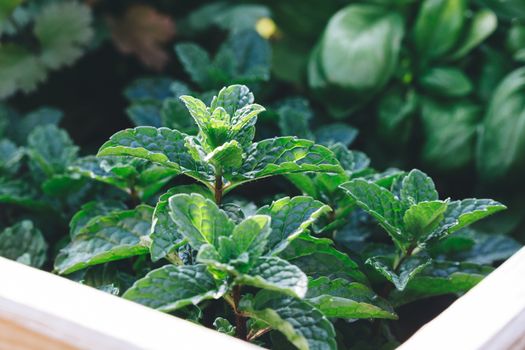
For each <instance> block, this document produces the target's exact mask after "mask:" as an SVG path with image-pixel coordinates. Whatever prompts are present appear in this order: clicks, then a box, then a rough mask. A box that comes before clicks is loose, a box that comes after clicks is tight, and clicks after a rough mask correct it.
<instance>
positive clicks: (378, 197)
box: [341, 179, 406, 245]
mask: <svg viewBox="0 0 525 350" xmlns="http://www.w3.org/2000/svg"><path fill="white" fill-rule="evenodd" d="M341 188H342V189H343V190H345V191H346V192H347V193H348V194H349V195H350V196H351V197H352V198H353V199H354V200H355V201H356V203H357V205H358V206H359V207H360V208H362V209H363V210H364V211H366V212H367V213H368V214H370V215H372V216H373V217H374V218H375V219H376V220H377V221H378V222H379V224H380V225H381V226H382V227H383V228H384V229H385V230H386V231H387V232H388V234H389V235H390V236H391V237H392V239H393V240H394V242H396V243H397V244H399V245H401V244H402V242H404V241H405V240H406V238H405V237H404V235H403V233H402V232H401V230H400V228H401V227H402V222H403V221H402V220H403V215H404V212H405V208H404V206H403V204H402V203H401V202H400V201H398V200H397V199H396V198H395V197H394V195H393V194H392V193H390V192H389V191H388V190H387V189H385V188H383V187H380V186H378V185H376V184H374V183H372V182H368V181H366V180H362V179H355V180H352V181H349V182H345V183H344V184H342V185H341Z"/></svg>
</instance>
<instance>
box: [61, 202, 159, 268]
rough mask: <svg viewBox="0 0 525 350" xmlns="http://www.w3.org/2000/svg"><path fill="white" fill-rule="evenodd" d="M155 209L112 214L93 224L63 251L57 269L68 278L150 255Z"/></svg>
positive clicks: (92, 222) (84, 229)
mask: <svg viewBox="0 0 525 350" xmlns="http://www.w3.org/2000/svg"><path fill="white" fill-rule="evenodd" d="M152 214H153V208H151V207H149V206H146V205H141V206H138V207H137V208H135V209H133V210H124V211H117V212H113V213H111V214H109V215H106V216H102V217H99V218H97V220H93V221H90V222H89V224H88V225H86V226H84V227H83V228H82V229H81V230H80V232H78V233H77V235H76V236H75V237H74V239H73V240H72V241H71V243H69V244H68V245H67V246H66V247H64V248H63V249H61V250H60V253H59V254H58V256H57V258H56V260H55V269H56V270H57V271H58V273H60V274H69V273H71V272H75V271H77V270H80V269H83V268H86V267H88V266H92V265H98V264H102V263H105V262H109V261H114V260H120V259H125V258H128V257H131V256H135V255H143V254H146V253H148V252H149V244H150V243H149V233H150V227H151V216H152Z"/></svg>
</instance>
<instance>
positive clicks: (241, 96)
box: [210, 85, 254, 124]
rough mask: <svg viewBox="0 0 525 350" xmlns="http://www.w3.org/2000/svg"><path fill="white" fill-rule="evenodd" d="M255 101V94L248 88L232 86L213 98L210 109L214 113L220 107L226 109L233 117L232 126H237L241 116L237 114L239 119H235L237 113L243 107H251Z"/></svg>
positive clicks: (223, 89)
mask: <svg viewBox="0 0 525 350" xmlns="http://www.w3.org/2000/svg"><path fill="white" fill-rule="evenodd" d="M253 101H254V97H253V94H252V93H251V92H250V89H249V88H248V87H247V86H245V85H230V86H227V87H223V88H222V89H221V90H220V91H219V93H218V94H217V96H214V97H213V100H212V101H211V105H210V109H211V111H214V110H216V109H217V108H219V107H222V108H224V110H225V111H226V113H228V115H230V116H231V117H232V124H236V123H237V121H238V116H239V115H238V114H237V118H235V117H234V116H235V115H236V112H237V111H238V110H240V109H242V108H243V107H246V106H249V105H251V104H252V103H253Z"/></svg>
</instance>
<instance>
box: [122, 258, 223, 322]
mask: <svg viewBox="0 0 525 350" xmlns="http://www.w3.org/2000/svg"><path fill="white" fill-rule="evenodd" d="M224 293H226V285H225V284H224V283H223V282H218V281H215V280H214V279H213V277H212V276H211V275H210V274H209V273H208V271H207V270H206V266H204V265H187V266H175V265H166V266H163V267H161V268H159V269H157V270H153V271H151V272H150V273H148V274H147V275H146V276H145V277H144V278H142V279H140V280H138V281H137V282H135V284H134V285H133V286H132V287H131V288H130V289H128V290H127V291H126V293H124V295H123V296H122V297H123V298H125V299H128V300H132V301H135V302H137V303H140V304H143V305H146V306H149V307H151V308H154V309H157V310H160V311H164V312H171V311H174V310H177V309H180V308H182V307H184V306H187V305H191V304H193V305H197V304H199V303H200V302H202V301H204V300H208V299H219V298H220V297H222V296H223V295H224Z"/></svg>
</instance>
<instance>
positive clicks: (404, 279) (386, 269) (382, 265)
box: [366, 257, 432, 291]
mask: <svg viewBox="0 0 525 350" xmlns="http://www.w3.org/2000/svg"><path fill="white" fill-rule="evenodd" d="M431 261H432V260H431V259H421V258H418V257H411V258H408V259H406V260H405V261H403V262H402V263H401V265H400V266H399V267H398V269H397V270H396V271H394V269H392V267H391V264H390V261H388V259H383V258H382V257H372V258H369V259H368V260H367V261H366V264H367V265H370V266H371V267H372V268H373V269H374V270H376V271H377V272H379V273H380V274H381V275H383V277H385V278H386V279H387V280H388V281H390V282H392V284H394V286H395V287H396V289H398V290H400V291H403V290H404V289H405V287H406V286H407V284H408V282H410V280H412V279H413V278H414V277H415V276H416V275H417V274H419V273H420V272H421V271H423V269H425V268H426V267H427V266H428V265H430V263H431Z"/></svg>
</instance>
